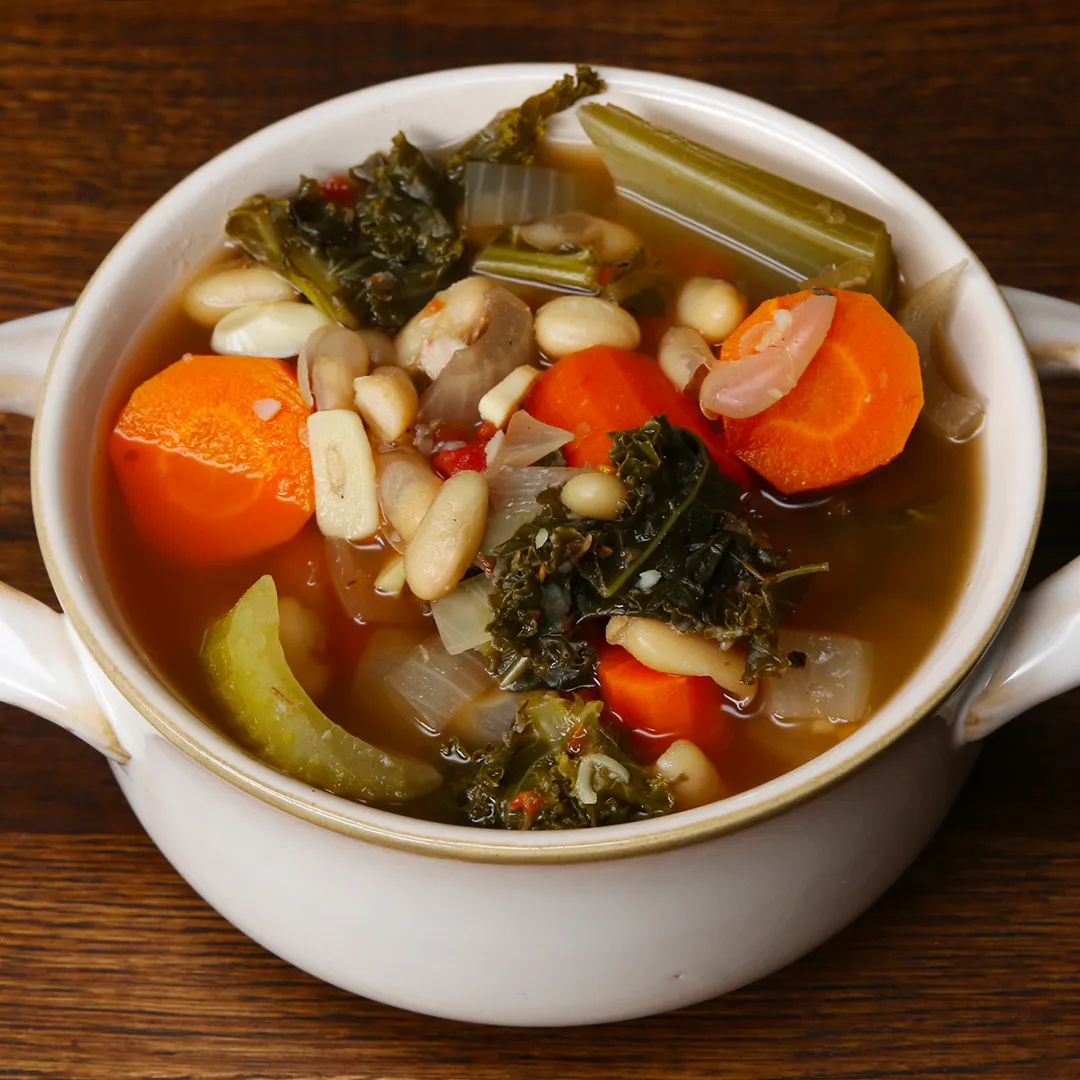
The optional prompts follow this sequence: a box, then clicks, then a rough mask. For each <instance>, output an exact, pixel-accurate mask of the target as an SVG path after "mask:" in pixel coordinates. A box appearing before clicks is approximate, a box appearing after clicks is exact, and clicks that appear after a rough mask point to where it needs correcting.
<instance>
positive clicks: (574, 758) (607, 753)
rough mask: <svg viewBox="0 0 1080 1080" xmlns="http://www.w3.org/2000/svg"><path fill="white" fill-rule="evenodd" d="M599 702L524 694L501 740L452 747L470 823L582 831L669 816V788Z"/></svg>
mask: <svg viewBox="0 0 1080 1080" xmlns="http://www.w3.org/2000/svg"><path fill="white" fill-rule="evenodd" d="M603 708H604V706H603V703H602V702H599V701H585V700H584V699H583V698H581V697H580V696H578V695H575V696H574V697H573V699H567V698H564V697H561V696H560V695H558V694H555V693H551V692H546V693H538V694H530V695H528V696H527V697H526V698H525V699H524V700H523V701H522V703H521V706H520V707H519V709H518V719H517V723H516V724H515V725H514V727H513V728H512V729H511V730H510V731H509V732H508V733H507V735H506V738H505V739H503V740H502V741H501V742H495V743H490V744H489V745H488V746H485V747H483V748H482V749H481V750H477V751H475V752H474V753H472V754H469V753H468V752H467V751H465V750H464V749H462V747H461V746H460V744H457V743H453V744H451V745H450V746H449V747H448V748H447V749H446V751H444V757H445V758H446V760H447V761H448V763H449V764H450V765H451V766H452V767H453V769H454V772H455V773H456V776H455V777H454V779H453V781H452V782H453V784H454V788H455V791H456V793H457V798H458V803H459V805H460V806H461V808H462V810H463V811H464V813H465V815H466V817H467V818H468V819H469V821H470V822H471V823H472V824H474V825H484V826H487V827H489V828H505V829H579V828H585V827H589V826H594V825H612V824H616V823H618V822H623V821H635V820H638V819H640V818H645V817H654V816H656V815H658V814H666V813H669V812H670V811H671V810H672V809H673V807H674V800H673V798H672V796H671V792H670V791H669V789H668V787H667V784H666V783H665V782H664V781H663V780H662V779H661V778H659V777H657V776H651V775H649V774H647V773H646V772H645V770H644V769H643V768H642V767H641V765H639V764H638V763H637V762H636V761H635V760H634V759H633V758H632V757H631V756H630V755H629V754H627V753H626V752H625V751H624V750H623V749H622V747H621V746H620V745H619V743H618V741H617V740H616V738H615V737H614V735H613V734H612V732H611V730H610V729H609V728H608V726H607V725H606V724H605V723H604V721H603V719H602V713H603Z"/></svg>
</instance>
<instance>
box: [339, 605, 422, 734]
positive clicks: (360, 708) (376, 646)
mask: <svg viewBox="0 0 1080 1080" xmlns="http://www.w3.org/2000/svg"><path fill="white" fill-rule="evenodd" d="M426 637H427V628H426V627H423V628H421V629H415V628H413V627H409V628H408V629H403V628H400V627H396V626H394V627H384V628H382V629H379V630H376V631H375V632H374V633H373V634H372V635H371V637H370V638H368V641H367V644H366V645H365V646H364V652H363V655H361V657H360V661H359V663H358V664H357V665H356V669H355V671H354V672H353V680H352V688H351V694H350V701H351V702H352V705H353V708H355V709H356V710H357V712H359V713H360V714H361V715H364V716H370V715H373V714H374V715H377V716H381V717H392V718H393V719H394V720H395V721H396V720H397V717H398V712H399V709H398V704H397V701H396V699H394V700H391V697H390V694H389V692H388V690H387V680H388V679H389V678H390V676H391V675H392V674H393V673H394V672H395V671H396V670H397V669H398V668H399V667H401V665H402V664H404V663H405V660H406V659H407V658H408V656H409V654H410V653H411V652H412V650H413V649H415V648H416V647H417V645H419V644H420V642H421V641H423V640H424V639H425V638H426Z"/></svg>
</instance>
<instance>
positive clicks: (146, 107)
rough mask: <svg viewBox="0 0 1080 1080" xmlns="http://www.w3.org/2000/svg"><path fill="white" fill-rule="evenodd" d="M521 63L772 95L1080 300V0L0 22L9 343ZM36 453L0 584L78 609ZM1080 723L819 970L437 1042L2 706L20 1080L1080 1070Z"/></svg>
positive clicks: (3, 872)
mask: <svg viewBox="0 0 1080 1080" xmlns="http://www.w3.org/2000/svg"><path fill="white" fill-rule="evenodd" d="M504 60H560V61H563V60H566V61H569V60H587V61H592V62H599V63H605V62H606V63H615V64H621V65H627V66H637V67H643V68H649V69H656V70H662V71H668V72H674V73H677V74H680V75H686V76H690V77H694V78H698V79H702V80H705V81H707V82H713V83H717V84H721V85H724V86H728V87H731V88H733V89H736V90H739V91H742V92H744V93H747V94H751V95H754V96H756V97H759V98H763V99H764V100H766V101H769V102H772V103H774V104H776V105H779V106H781V107H783V108H785V109H789V110H791V111H792V112H795V113H797V114H799V115H801V116H804V117H807V118H808V119H810V120H813V121H815V122H817V123H819V124H821V125H823V126H824V127H826V128H828V129H829V130H831V131H834V132H836V133H837V134H839V135H842V136H844V137H845V138H847V139H850V140H851V141H852V142H854V143H855V144H856V145H858V146H860V147H862V148H863V149H865V150H867V151H869V152H870V153H871V154H873V155H875V156H876V157H878V158H879V159H880V160H881V161H882V162H884V164H885V165H887V166H888V167H890V168H891V169H893V170H894V171H895V172H897V173H898V174H899V175H900V176H901V177H902V178H903V179H905V180H906V181H908V182H909V183H911V184H912V185H913V186H914V187H915V188H916V189H918V190H919V191H921V192H922V193H923V194H924V195H926V196H927V197H929V198H930V200H931V201H932V202H934V203H936V204H937V206H938V207H939V208H940V209H941V210H942V211H943V212H944V213H945V215H946V216H947V217H948V218H950V219H951V220H952V222H953V223H954V224H955V225H956V226H957V227H958V229H959V230H960V232H961V233H962V234H963V235H964V236H965V237H966V238H967V239H968V240H969V241H970V242H971V244H972V245H973V247H974V248H975V250H976V252H977V253H978V254H979V255H980V256H981V257H982V259H983V260H984V261H985V262H986V263H987V265H988V266H989V268H990V270H991V272H992V273H993V274H994V275H995V276H996V277H997V278H998V280H999V281H1001V282H1004V283H1009V284H1015V285H1023V286H1027V287H1028V288H1033V289H1040V290H1044V291H1046V292H1050V293H1053V294H1055V295H1058V296H1062V297H1066V298H1068V299H1072V300H1080V200H1078V199H1077V185H1078V174H1077V164H1078V156H1077V150H1078V147H1080V110H1078V108H1077V106H1078V103H1080V2H1077V0H1040V2H1038V3H1034V2H1025V0H1014V2H1011V3H1010V2H1004V0H971V2H965V0H903V2H900V0H861V2H857V0H816V2H813V3H809V2H806V0H799V2H780V0H754V2H752V3H749V2H739V3H729V2H724V0H713V2H711V3H710V2H706V3H701V4H692V3H678V2H675V0H669V2H668V3H667V4H666V6H662V5H660V4H658V3H657V4H654V3H647V2H646V3H643V2H639V0H623V2H617V0H604V2H594V0H579V2H575V3H563V2H561V0H548V2H546V3H543V4H540V3H523V2H519V3H506V4H498V5H496V4H491V5H488V4H469V3H465V2H452V0H444V3H443V4H427V3H419V2H416V0H393V2H389V0H368V2H365V3H347V2H345V0H338V2H337V3H329V4H325V3H324V4H319V5H307V6H305V5H303V4H301V3H298V2H296V0H216V2H214V3H187V4H185V3H182V2H176V3H168V2H161V0H159V2H157V3H153V4H150V3H134V2H125V0H97V2H95V3H83V2H79V0H66V2H64V0H56V2H51V3H46V2H34V0H31V2H29V3H24V4H18V3H17V2H16V0H0V116H2V122H0V318H16V317H18V316H20V315H29V314H32V313H33V312H37V311H43V310H45V309H47V308H51V307H55V306H57V305H62V304H69V303H71V302H72V301H73V300H74V299H75V297H76V295H77V294H78V292H79V289H80V287H81V286H82V284H83V283H84V282H85V281H86V279H87V278H88V276H89V275H90V273H91V272H92V271H93V269H94V267H95V265H96V264H97V263H98V261H99V260H100V259H101V258H102V256H104V254H105V253H106V252H107V251H108V250H109V248H110V247H111V246H112V244H113V243H114V242H115V241H116V240H117V239H118V238H119V236H120V235H121V233H122V232H123V231H124V230H125V229H126V228H127V226H128V225H129V224H130V223H131V222H132V221H133V220H134V219H135V217H136V216H137V215H138V214H139V213H140V212H141V211H143V210H144V209H145V208H146V207H147V206H149V205H150V203H151V202H153V201H154V200H155V199H156V198H157V197H158V196H159V195H161V194H162V193H163V192H165V191H166V190H167V189H168V188H169V187H170V186H171V185H172V184H174V183H175V182H176V181H178V180H179V179H180V178H181V177H183V176H184V175H185V174H186V173H187V172H188V171H189V170H190V169H192V168H193V167H195V166H196V165H199V164H200V163H201V162H203V161H205V160H206V159H207V158H209V157H210V156H211V155H213V154H215V153H216V152H218V151H219V150H222V149H224V148H225V147H227V146H228V145H229V144H230V143H232V142H233V141H235V140H236V139H237V138H238V137H240V136H243V135H245V134H247V133H249V132H251V131H254V130H255V129H256V128H259V127H261V126H262V125H263V124H265V123H267V122H268V121H271V120H274V119H277V118H279V117H281V116H284V115H286V114H287V113H290V112H293V111H294V110H296V109H299V108H302V107H304V106H307V105H310V104H313V103H315V102H317V101H319V100H321V99H323V98H327V97H331V96H333V95H336V94H340V93H343V92H345V91H348V90H352V89H355V88H358V87H361V86H365V85H368V84H371V83H376V82H380V81H382V80H385V79H389V78H393V77H396V76H399V75H406V74H412V73H416V72H423V71H429V70H434V69H437V68H443V67H450V66H457V65H463V64H476V63H486V62H492V61H504ZM1047 414H1048V422H1049V430H1050V489H1049V499H1048V509H1047V514H1046V518H1045V523H1044V527H1043V531H1042V537H1041V540H1040V545H1039V548H1038V551H1037V554H1036V563H1035V567H1034V570H1033V576H1034V577H1039V576H1042V575H1044V574H1045V573H1047V572H1048V571H1050V570H1052V569H1054V568H1055V567H1057V566H1059V565H1061V564H1063V563H1064V562H1065V561H1066V560H1067V559H1068V558H1069V557H1070V556H1071V555H1073V554H1075V553H1076V552H1077V549H1078V548H1080V528H1078V523H1080V514H1078V502H1080V441H1078V439H1077V435H1076V431H1077V429H1078V427H1080V388H1077V387H1076V386H1072V385H1069V384H1067V383H1058V384H1055V385H1053V386H1051V387H1049V388H1048V389H1047ZM29 434H30V429H29V425H28V424H27V423H25V422H23V421H20V420H17V419H13V418H4V417H0V579H3V580H6V581H8V582H10V583H11V584H13V585H16V586H18V587H19V588H22V589H25V590H27V591H29V592H30V593H32V594H33V595H35V596H38V597H40V598H41V599H43V600H45V601H47V602H52V603H55V601H54V600H53V597H52V593H51V590H50V588H49V583H48V580H47V579H46V576H45V572H44V570H43V567H42V564H41V559H40V557H39V554H38V551H37V547H36V544H35V540H34V526H33V521H32V519H31V513H30V502H29V492H28V477H27V471H28V455H29ZM1078 706H1080V693H1073V694H1070V695H1067V696H1065V697H1063V698H1060V699H1059V700H1057V701H1055V702H1052V703H1050V704H1048V705H1045V706H1043V707H1042V708H1039V709H1037V710H1035V711H1033V712H1032V713H1031V714H1030V715H1028V716H1026V717H1024V718H1023V719H1021V720H1019V721H1017V722H1016V723H1015V724H1013V725H1012V726H1011V727H1010V728H1008V729H1006V730H1004V731H1003V732H1001V733H999V734H998V735H996V736H995V737H994V738H992V739H991V740H990V743H989V745H988V746H987V748H986V752H985V754H984V756H983V758H982V760H981V763H980V764H979V766H978V768H977V771H976V773H975V776H974V778H973V779H972V781H971V783H970V784H969V785H968V787H967V789H966V791H965V793H964V795H963V797H962V798H961V800H960V802H959V803H958V805H957V807H956V809H955V810H954V812H953V813H952V815H951V816H950V818H949V820H948V822H947V823H946V825H945V827H944V828H943V829H942V831H941V833H940V835H939V836H938V837H937V839H936V840H935V841H934V842H933V843H932V844H931V845H930V847H929V849H928V850H927V852H926V853H925V854H924V855H923V857H922V858H921V859H920V860H919V861H918V863H917V864H916V865H915V866H914V868H913V869H912V870H911V871H910V872H909V873H908V874H907V875H906V876H905V877H904V878H903V879H902V880H901V881H900V883H899V884H898V885H897V886H896V887H895V888H894V889H892V891H891V892H890V893H889V894H888V895H887V896H886V897H885V899H884V900H882V901H881V903H879V904H878V905H877V906H876V907H875V908H874V909H873V910H872V911H871V912H870V913H869V914H867V915H866V916H865V917H863V918H862V919H860V920H859V921H858V922H857V923H856V924H855V925H854V926H852V927H851V928H850V929H848V930H847V931H845V932H844V933H842V934H841V935H839V936H838V937H837V938H836V939H835V940H834V941H832V942H830V943H829V944H827V945H826V946H824V947H823V948H821V949H819V950H818V951H817V952H815V953H814V954H813V955H811V956H809V957H807V958H806V959H805V960H803V961H801V962H800V963H798V964H795V965H794V966H793V967H791V968H789V969H788V970H786V971H784V972H782V973H780V974H778V975H775V976H773V977H772V978H770V979H767V980H765V981H764V982H762V983H760V984H759V985H757V986H753V987H750V988H748V989H746V990H742V991H740V992H738V993H735V994H732V995H730V996H728V997H726V998H723V999H720V1000H717V1001H713V1002H709V1003H707V1004H703V1005H700V1006H698V1007H696V1008H692V1009H687V1010H684V1011H683V1012H681V1013H677V1014H673V1015H668V1016H663V1017H657V1018H654V1019H651V1020H646V1021H639V1022H635V1023H629V1024H623V1025H619V1026H612V1027H606V1028H601V1029H593V1030H588V1029H586V1030H576V1031H574V1030H571V1031H562V1032H546V1033H536V1032H514V1031H501V1030H496V1029H482V1028H476V1027H465V1026H461V1025H458V1024H453V1023H447V1022H442V1021H433V1020H428V1019H424V1018H421V1017H417V1016H413V1015H410V1014H407V1013H402V1012H398V1011H396V1010H394V1009H390V1008H386V1007H383V1006H381V1005H377V1004H373V1003H371V1002H368V1001H363V1000H360V999H357V998H352V997H349V996H347V995H346V994H343V993H341V992H339V991H337V990H334V989H331V988H330V987H328V986H324V985H321V984H319V983H317V982H315V981H314V980H313V979H311V978H309V977H307V976H306V975H303V974H301V973H300V972H298V971H296V970H294V969H292V968H290V967H288V966H286V965H285V964H284V963H282V962H280V961H278V960H276V959H275V958H274V957H272V956H270V955H269V954H267V953H265V952H263V951H262V950H261V949H260V948H258V947H257V946H256V945H254V944H252V943H251V942H249V941H247V940H246V939H244V938H243V937H242V936H241V935H240V934H239V933H238V932H236V931H235V930H233V929H232V928H231V927H230V926H229V925H228V924H226V923H225V922H224V921H223V920H222V919H220V918H219V917H218V916H217V915H216V914H215V913H214V912H213V911H211V910H210V909H209V908H207V907H206V906H205V905H204V904H203V903H202V902H201V901H200V900H199V899H198V898H197V897H196V896H195V895H194V893H193V892H192V891H191V890H190V889H189V888H188V887H187V886H186V885H185V883H184V882H183V881H182V880H181V879H180V878H179V877H178V876H177V875H176V874H175V873H174V872H173V870H172V869H171V868H170V867H169V866H168V864H167V863H166V862H165V860H164V859H163V858H162V857H161V855H159V854H158V852H157V851H156V849H155V848H154V847H153V846H152V845H151V844H150V842H149V841H148V840H147V838H146V837H145V836H144V835H143V833H142V832H141V830H140V829H139V826H138V824H137V823H136V821H135V820H134V818H133V817H132V815H131V813H130V811H129V810H128V808H127V806H126V804H125V803H124V801H123V799H122V798H121V796H120V794H119V792H118V790H117V789H116V787H115V786H114V785H113V783H112V781H111V779H110V777H109V775H108V773H107V770H106V768H105V765H104V763H103V762H102V760H101V759H100V758H98V757H97V756H96V755H95V754H94V753H93V752H92V751H90V750H89V749H88V748H86V747H85V746H84V745H83V744H81V743H79V742H77V741H76V740H75V739H73V738H71V737H69V736H67V735H65V734H64V733H62V732H60V731H59V730H57V729H55V728H52V727H50V726H49V725H48V724H46V723H44V722H43V721H40V720H37V719H35V718H32V717H30V716H27V715H25V714H23V713H20V712H18V711H17V710H14V709H10V708H8V709H2V710H0V712H2V714H3V715H2V719H0V723H2V727H0V746H2V750H0V1077H62V1078H65V1080H70V1078H74V1077H94V1078H102V1080H121V1078H128V1077H131V1078H136V1077H137V1078H144V1077H163V1078H164V1077H168V1078H177V1080H178V1078H181V1077H214V1078H220V1080H226V1078H228V1080H238V1078H240V1077H273V1078H284V1077H296V1078H301V1077H302V1078H326V1080H329V1078H345V1077H356V1078H375V1077H396V1078H406V1077H409V1078H412V1077H423V1078H449V1077H476V1078H490V1077H504V1076H506V1077H511V1076H515V1077H516V1076H523V1077H560V1078H572V1077H612V1078H645V1077H669V1076H670V1077H674V1076H680V1077H687V1078H696V1077H721V1076H722V1077H730V1078H744V1077H763V1078H770V1080H781V1078H790V1080H796V1078H798V1080H811V1078H831V1077H843V1078H855V1077H867V1078H869V1077H878V1078H886V1077H890V1078H891V1077H917V1078H927V1077H947V1076H948V1077H951V1076H971V1077H979V1078H983V1077H995V1078H997V1077H1002V1078H1006V1077H1007V1078H1015V1077H1038V1078H1040V1080H1056V1078H1076V1077H1080V995H1078V982H1077V980H1078V964H1080V833H1078V825H1080V796H1078V794H1077V793H1078V791H1080V782H1078V781H1080V723H1078V722H1077V717H1076V716H1075V713H1076V711H1077V708H1078ZM627 902H628V903H632V902H633V898H632V897H628V898H627ZM637 944H638V943H636V942H625V943H616V946H617V947H626V948H635V947H636V946H637Z"/></svg>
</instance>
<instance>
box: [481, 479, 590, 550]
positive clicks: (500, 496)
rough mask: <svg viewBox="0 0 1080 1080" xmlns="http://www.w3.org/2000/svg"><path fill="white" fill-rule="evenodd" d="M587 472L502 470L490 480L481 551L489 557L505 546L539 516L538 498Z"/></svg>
mask: <svg viewBox="0 0 1080 1080" xmlns="http://www.w3.org/2000/svg"><path fill="white" fill-rule="evenodd" d="M588 471H589V470H588V469H561V468H554V467H553V468H541V467H540V466H535V465H534V466H530V467H526V468H520V469H500V470H499V471H498V472H497V473H495V474H493V475H489V479H488V497H489V500H490V502H489V511H488V526H487V532H486V533H485V534H484V540H483V543H482V544H481V545H480V550H481V551H483V552H485V553H487V554H490V553H492V552H493V551H495V549H496V548H498V547H499V546H500V545H502V544H505V543H506V541H507V540H509V539H510V537H512V536H513V535H514V533H516V532H517V531H518V529H520V528H521V526H522V525H525V524H527V523H528V522H530V521H532V519H533V518H534V517H536V515H537V514H538V513H540V504H539V503H538V502H537V501H536V497H537V495H539V494H540V493H541V492H542V491H546V490H547V489H548V488H549V487H562V485H563V484H565V483H566V481H567V480H569V479H570V478H571V477H572V476H578V475H580V474H581V473H584V472H588Z"/></svg>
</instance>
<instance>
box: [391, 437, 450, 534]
mask: <svg viewBox="0 0 1080 1080" xmlns="http://www.w3.org/2000/svg"><path fill="white" fill-rule="evenodd" d="M375 464H376V468H377V470H378V473H379V505H380V506H381V507H382V512H383V517H385V518H386V520H387V521H388V522H389V523H390V527H391V528H392V529H393V530H394V531H395V532H396V533H397V534H398V536H399V537H400V538H401V540H402V542H403V543H405V544H408V543H410V541H411V540H412V538H413V537H414V536H415V535H416V530H417V529H419V528H420V522H421V521H423V520H424V515H425V514H426V513H427V512H428V509H429V508H430V507H431V504H432V503H433V502H434V501H435V496H436V495H438V494H439V489H440V488H441V487H442V483H443V482H442V481H441V480H440V479H439V478H438V477H437V476H436V475H435V473H434V471H433V470H432V468H431V466H430V465H429V464H428V463H427V459H426V458H424V457H423V455H421V454H419V453H417V452H416V451H415V450H411V449H409V450H405V449H403V450H392V451H390V452H389V453H384V454H379V455H378V457H377V458H376V462H375Z"/></svg>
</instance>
